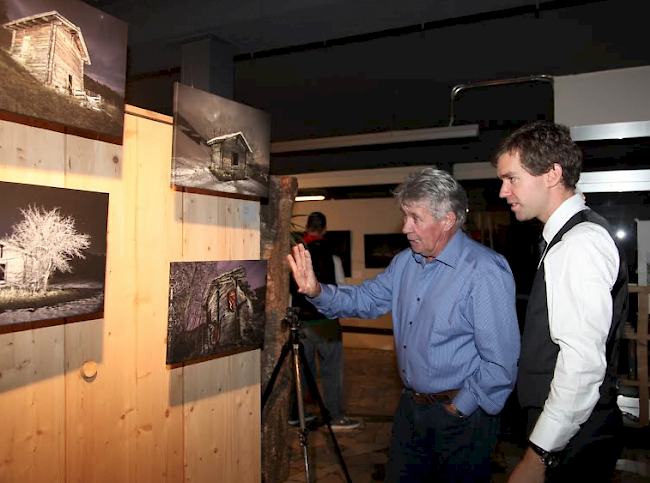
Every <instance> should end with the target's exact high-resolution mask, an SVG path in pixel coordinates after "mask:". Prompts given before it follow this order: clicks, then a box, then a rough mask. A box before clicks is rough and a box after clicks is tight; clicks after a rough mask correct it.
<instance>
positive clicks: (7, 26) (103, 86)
mask: <svg viewBox="0 0 650 483" xmlns="http://www.w3.org/2000/svg"><path fill="white" fill-rule="evenodd" d="M2 6H4V8H1V7H2ZM126 42H127V26H126V24H125V23H124V22H122V21H120V20H118V19H116V18H113V17H111V16H110V15H106V14H104V13H103V12H101V11H99V10H97V9H95V8H93V7H90V6H89V5H87V4H85V3H83V2H80V1H78V0H0V110H2V111H7V112H10V113H15V114H19V115H20V116H25V117H26V118H27V122H28V121H29V119H31V118H36V119H40V120H45V121H49V122H51V123H54V124H53V125H52V126H51V128H52V129H55V130H62V129H61V126H67V127H72V128H74V130H73V131H70V132H73V133H74V134H82V135H84V134H87V135H88V137H93V136H92V134H100V135H105V136H107V140H109V141H112V142H118V143H121V139H122V134H123V133H122V131H123V126H124V88H125V87H124V86H125V82H126ZM10 120H12V121H15V120H16V118H15V117H11V118H10ZM19 122H20V119H19ZM39 127H50V126H48V124H45V125H44V126H43V125H41V124H39Z"/></svg>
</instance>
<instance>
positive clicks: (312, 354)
mask: <svg viewBox="0 0 650 483" xmlns="http://www.w3.org/2000/svg"><path fill="white" fill-rule="evenodd" d="M327 323H328V324H336V326H335V327H334V328H332V327H328V330H325V331H323V330H320V327H316V326H305V327H303V328H301V329H300V335H301V337H300V340H301V341H302V346H303V349H304V353H305V358H306V359H307V364H308V366H309V370H310V371H311V373H312V375H313V376H314V380H316V379H317V374H316V358H318V367H319V368H320V380H321V385H322V387H323V394H321V397H322V399H323V404H324V405H325V408H326V409H327V411H328V412H329V413H330V416H331V417H332V419H337V418H342V417H343V416H345V410H344V409H343V343H342V341H341V336H340V329H339V326H338V321H335V320H328V321H327ZM302 387H303V392H304V393H306V392H307V391H308V388H307V382H306V380H303V381H302ZM312 397H313V398H314V400H315V399H316V397H315V395H313V394H312ZM293 399H294V400H295V397H294V398H293ZM295 406H296V404H295V402H294V410H293V411H292V414H293V415H294V416H295V415H296V412H297V410H296V408H295Z"/></svg>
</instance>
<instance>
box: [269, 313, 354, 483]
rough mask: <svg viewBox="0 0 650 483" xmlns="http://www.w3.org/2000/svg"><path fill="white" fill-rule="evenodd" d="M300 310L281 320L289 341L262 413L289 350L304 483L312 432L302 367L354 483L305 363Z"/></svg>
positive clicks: (348, 476) (344, 466) (270, 383)
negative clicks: (300, 331) (308, 424)
mask: <svg viewBox="0 0 650 483" xmlns="http://www.w3.org/2000/svg"><path fill="white" fill-rule="evenodd" d="M298 310H299V309H296V308H293V307H288V308H287V314H286V317H285V318H284V319H283V320H282V325H283V326H285V327H286V326H288V327H289V331H290V332H289V339H288V340H287V341H286V342H285V343H284V345H283V346H282V351H281V352H280V357H279V358H278V362H277V363H276V364H275V367H274V368H273V372H272V373H271V377H270V379H269V382H268V384H267V385H266V389H265V390H264V394H262V411H264V405H265V404H266V401H267V400H268V398H269V396H270V395H271V391H272V390H273V384H274V383H275V380H276V379H277V377H278V374H279V373H280V370H281V369H282V363H283V362H284V359H285V358H286V357H287V355H288V354H289V351H291V352H292V355H291V366H292V371H293V375H294V378H293V379H294V384H295V389H296V397H297V400H298V401H297V402H298V421H299V423H300V432H299V433H298V439H299V441H300V446H301V448H302V455H303V460H304V464H305V477H306V480H305V481H306V482H307V483H311V481H312V480H311V475H310V471H309V451H308V449H309V448H308V440H307V436H308V434H309V430H308V429H307V424H306V421H305V402H304V400H303V390H302V382H301V381H302V374H303V368H304V376H305V380H306V381H307V386H308V388H309V392H310V393H311V394H312V396H314V397H315V398H316V401H317V402H318V407H319V408H320V413H321V417H322V419H323V421H324V422H325V424H326V425H327V428H328V430H329V434H330V436H331V438H332V442H333V444H334V451H335V452H336V456H337V458H338V460H339V463H340V464H341V467H342V468H343V472H344V473H345V478H346V481H347V482H348V483H352V480H351V479H350V474H349V473H348V468H347V466H346V465H345V461H344V460H343V455H342V454H341V449H340V448H339V445H338V442H337V441H336V436H335V434H334V431H333V430H332V426H331V425H330V421H331V419H332V417H331V416H330V413H329V411H328V410H327V409H326V408H325V404H324V403H323V400H322V398H321V396H320V393H319V392H318V385H317V384H316V380H315V379H314V375H313V374H312V373H311V371H310V370H309V364H307V360H306V359H307V358H306V357H305V353H304V350H303V345H302V342H300V337H299V334H298V331H299V330H300V325H301V324H300V322H299V320H298ZM301 363H302V367H301Z"/></svg>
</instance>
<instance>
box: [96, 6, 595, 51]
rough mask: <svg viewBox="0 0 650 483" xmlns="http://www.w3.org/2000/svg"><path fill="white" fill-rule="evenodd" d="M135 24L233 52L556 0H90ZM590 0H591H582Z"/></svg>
mask: <svg viewBox="0 0 650 483" xmlns="http://www.w3.org/2000/svg"><path fill="white" fill-rule="evenodd" d="M84 1H85V2H86V3H88V4H89V5H92V6H94V7H96V8H98V9H100V10H102V11H104V12H105V13H108V14H110V15H113V16H114V17H117V18H118V19H120V20H123V21H125V22H127V23H128V24H129V42H130V43H131V44H134V43H141V42H150V41H160V40H167V41H179V42H182V41H186V40H191V39H195V38H201V37H205V36H212V37H217V38H219V39H221V40H223V41H224V42H226V43H228V44H230V45H232V46H233V48H234V52H235V55H242V54H247V53H254V52H263V51H269V50H273V49H281V48H287V47H293V46H299V45H305V44H311V43H323V42H329V41H332V40H334V39H341V38H347V37H354V36H363V35H367V34H372V33H375V32H382V31H389V30H393V29H400V28H404V27H411V26H418V25H419V26H422V28H424V27H426V24H431V23H436V22H445V21H453V20H454V19H462V18H467V17H471V16H477V15H486V14H491V13H496V12H501V11H507V10H512V9H521V8H526V9H529V10H530V11H531V12H534V11H535V9H536V8H538V7H540V6H542V7H543V6H544V5H550V4H558V3H562V4H569V3H576V2H575V1H573V2H567V1H564V2H558V1H557V0H556V1H550V0H455V1H450V0H446V1H440V0H438V1H433V0H411V1H409V2H406V3H405V2H401V1H398V0H273V1H270V0H213V1H208V0H184V1H182V2H179V1H172V0H84ZM581 3H588V2H581Z"/></svg>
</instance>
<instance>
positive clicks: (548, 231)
mask: <svg viewBox="0 0 650 483" xmlns="http://www.w3.org/2000/svg"><path fill="white" fill-rule="evenodd" d="M588 209H589V208H588V207H587V205H586V203H585V199H584V198H583V196H582V193H576V194H574V195H573V196H572V197H571V198H569V199H567V200H565V201H564V202H563V203H562V204H561V205H560V206H558V208H557V209H556V210H555V211H554V212H553V214H552V215H551V216H550V217H549V219H548V221H547V222H546V224H545V225H544V230H543V231H542V236H543V237H544V240H545V241H546V243H550V242H551V240H553V238H554V237H555V235H557V233H558V232H559V231H560V230H561V229H562V227H563V226H564V225H565V223H566V222H567V221H569V219H570V218H571V217H572V216H573V215H575V214H576V213H578V212H580V211H582V210H588Z"/></svg>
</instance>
